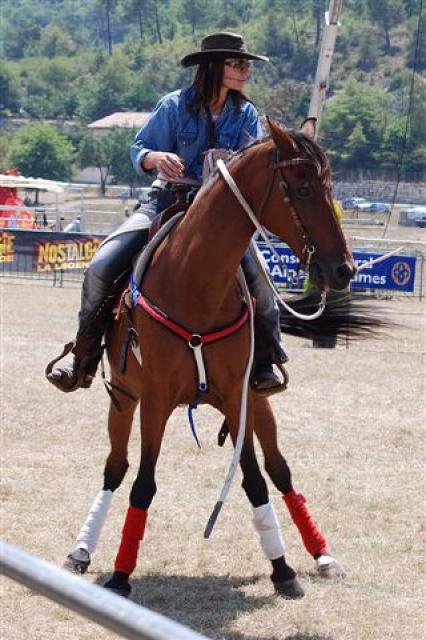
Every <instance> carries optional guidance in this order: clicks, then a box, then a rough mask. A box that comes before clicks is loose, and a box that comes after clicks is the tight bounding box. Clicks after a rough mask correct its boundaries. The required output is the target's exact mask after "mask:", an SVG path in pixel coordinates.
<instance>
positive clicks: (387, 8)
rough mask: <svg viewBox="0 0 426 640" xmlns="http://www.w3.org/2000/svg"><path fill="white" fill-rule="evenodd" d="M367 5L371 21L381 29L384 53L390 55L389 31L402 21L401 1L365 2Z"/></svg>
mask: <svg viewBox="0 0 426 640" xmlns="http://www.w3.org/2000/svg"><path fill="white" fill-rule="evenodd" d="M367 5H368V11H369V13H370V16H371V19H372V20H373V21H374V22H376V23H377V24H378V25H379V26H380V27H381V28H382V29H383V34H384V36H385V43H386V52H387V53H390V52H391V40H390V31H391V29H393V28H394V27H396V26H397V25H398V24H399V23H400V22H401V20H402V19H403V17H404V4H403V2H402V0H380V2H378V0H367Z"/></svg>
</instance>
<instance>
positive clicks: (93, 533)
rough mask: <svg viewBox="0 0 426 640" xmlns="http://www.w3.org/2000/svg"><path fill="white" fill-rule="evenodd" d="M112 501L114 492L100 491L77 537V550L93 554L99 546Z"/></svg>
mask: <svg viewBox="0 0 426 640" xmlns="http://www.w3.org/2000/svg"><path fill="white" fill-rule="evenodd" d="M111 500H112V491H110V490H108V491H104V490H103V489H102V491H99V493H98V495H97V496H96V498H95V501H94V503H93V504H92V507H91V509H90V511H89V514H88V516H87V518H86V522H85V523H84V525H83V526H82V527H81V531H80V533H79V534H78V536H77V541H76V545H75V547H76V549H86V551H88V553H89V554H92V553H93V552H94V550H95V549H96V545H97V544H98V540H99V536H100V534H101V530H102V526H103V524H104V522H105V520H106V517H107V515H108V509H109V506H110V504H111Z"/></svg>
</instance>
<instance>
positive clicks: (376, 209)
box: [355, 202, 390, 213]
mask: <svg viewBox="0 0 426 640" xmlns="http://www.w3.org/2000/svg"><path fill="white" fill-rule="evenodd" d="M355 209H357V210H358V211H364V212H368V213H390V208H389V207H388V205H386V204H384V203H383V202H360V203H359V204H357V205H356V207H355Z"/></svg>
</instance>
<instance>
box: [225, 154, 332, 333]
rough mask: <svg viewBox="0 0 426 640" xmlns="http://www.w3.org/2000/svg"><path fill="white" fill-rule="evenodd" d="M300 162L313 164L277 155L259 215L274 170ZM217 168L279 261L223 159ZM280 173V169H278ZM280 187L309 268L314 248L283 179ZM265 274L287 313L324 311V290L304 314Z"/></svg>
mask: <svg viewBox="0 0 426 640" xmlns="http://www.w3.org/2000/svg"><path fill="white" fill-rule="evenodd" d="M277 154H278V149H277ZM302 162H304V163H309V164H314V163H313V162H312V160H308V159H307V158H306V159H305V158H293V159H292V160H282V161H279V159H278V157H277V161H276V162H274V163H273V164H272V169H273V174H272V180H271V182H270V185H269V188H268V190H267V192H266V197H265V198H264V199H263V202H262V204H261V207H260V210H259V215H260V214H261V212H262V210H263V207H264V206H265V204H266V202H267V200H268V198H269V195H270V193H271V190H272V186H273V184H274V179H275V172H276V170H277V169H278V170H280V169H281V168H282V167H288V166H291V165H294V164H301V163H302ZM217 168H218V171H219V173H220V175H221V176H222V178H223V179H224V180H225V182H226V184H227V185H228V187H229V188H230V190H231V191H232V193H233V194H234V196H235V197H236V198H237V200H238V202H239V203H240V205H241V206H242V208H243V209H244V211H245V212H246V213H247V215H248V217H249V218H250V220H251V221H252V223H253V224H254V226H255V228H256V230H257V231H258V232H259V234H260V235H261V237H262V239H263V241H264V242H265V244H266V245H267V246H268V248H269V249H270V251H271V252H272V254H273V255H274V256H275V257H276V258H277V259H278V261H279V262H281V256H280V255H279V253H278V252H277V251H276V250H275V248H274V246H273V245H272V243H271V241H270V240H269V238H268V236H267V234H266V232H265V230H264V228H263V227H262V225H261V224H260V222H259V220H258V218H257V217H256V214H255V213H254V211H253V209H252V208H251V207H250V205H249V203H248V202H247V200H246V199H245V198H244V196H243V194H242V193H241V191H240V190H239V188H238V185H237V183H236V182H235V180H234V178H233V177H232V176H231V174H230V173H229V171H228V169H227V167H226V165H225V163H224V161H223V160H221V159H220V160H218V161H217ZM280 174H281V171H280ZM281 177H282V174H281ZM280 187H281V190H282V191H283V200H284V202H285V203H286V204H287V206H288V208H289V210H290V213H291V215H292V217H293V219H294V221H295V223H296V226H297V227H298V228H299V229H300V230H301V233H302V237H303V239H304V242H305V246H304V248H303V253H304V254H306V255H307V258H306V260H305V262H304V265H305V269H308V268H309V265H310V263H311V259H312V256H313V255H314V253H315V251H316V249H315V246H314V245H313V244H311V243H309V241H308V235H307V231H306V229H305V227H304V225H303V222H302V220H301V219H300V216H299V215H298V213H297V211H296V209H295V207H294V206H293V203H292V202H291V199H290V197H289V195H288V185H287V183H286V182H285V181H284V179H283V180H282V181H281V182H280ZM265 276H266V277H267V281H268V285H269V287H270V288H271V289H272V291H273V294H274V296H275V299H276V300H277V302H278V304H280V305H281V306H283V307H284V308H285V309H286V310H287V311H288V312H289V313H291V314H292V315H293V316H294V317H296V318H299V319H300V320H315V319H316V318H319V316H320V315H321V314H322V313H323V312H324V309H325V299H326V292H325V291H322V292H321V300H320V303H319V308H318V310H317V311H315V313H313V314H311V315H305V314H302V313H299V312H297V311H295V310H294V309H292V308H291V307H290V306H289V305H288V304H287V303H286V302H284V300H282V299H281V297H280V295H279V293H278V291H277V290H276V288H275V286H274V285H273V283H272V282H271V279H270V278H269V277H268V276H267V274H266V273H265Z"/></svg>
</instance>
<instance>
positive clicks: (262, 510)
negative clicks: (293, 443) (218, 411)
mask: <svg viewBox="0 0 426 640" xmlns="http://www.w3.org/2000/svg"><path fill="white" fill-rule="evenodd" d="M226 420H227V423H228V425H229V428H230V433H231V437H232V440H233V442H234V444H235V441H236V437H237V426H236V425H238V422H237V421H236V420H235V415H234V416H231V415H230V414H228V415H227V418H226ZM252 423H253V420H252V416H251V414H250V412H249V413H248V419H247V431H246V435H245V440H244V444H243V448H242V451H241V458H240V465H241V470H242V472H243V482H242V487H243V489H244V491H245V493H246V495H247V497H248V499H249V501H250V504H251V507H252V512H253V524H254V527H255V529H256V531H257V533H258V534H259V538H260V544H261V547H262V549H263V552H264V554H265V555H266V557H267V558H268V560H270V562H271V564H272V575H271V580H272V582H273V584H274V588H275V590H276V591H277V593H279V594H280V595H282V596H283V597H286V598H292V599H294V598H301V597H303V596H304V594H305V592H304V590H303V589H302V587H301V585H300V583H299V581H298V580H297V577H296V573H295V572H294V570H293V569H292V568H291V567H290V566H289V565H288V564H287V563H286V560H285V546H284V541H283V538H282V534H281V530H280V526H279V523H278V519H277V516H276V514H275V509H274V507H273V505H272V503H271V502H270V501H269V495H268V488H267V486H266V482H265V479H264V478H263V476H262V474H261V472H260V469H259V465H258V462H257V458H256V453H255V450H254V446H253V431H252ZM232 425H234V426H232Z"/></svg>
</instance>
